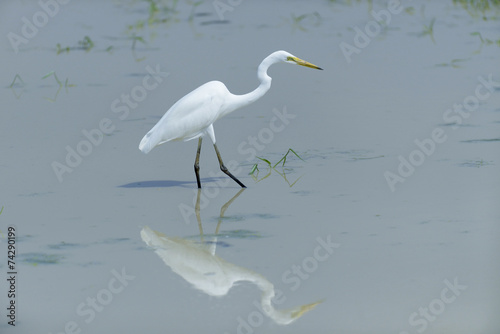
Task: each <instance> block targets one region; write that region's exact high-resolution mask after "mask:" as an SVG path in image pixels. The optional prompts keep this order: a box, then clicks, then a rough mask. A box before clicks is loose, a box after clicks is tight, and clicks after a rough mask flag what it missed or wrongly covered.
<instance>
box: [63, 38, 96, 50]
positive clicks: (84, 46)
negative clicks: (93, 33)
mask: <svg viewBox="0 0 500 334" xmlns="http://www.w3.org/2000/svg"><path fill="white" fill-rule="evenodd" d="M93 47H94V42H93V41H92V39H90V37H89V36H84V37H83V39H82V40H81V41H78V46H66V47H62V46H61V43H57V44H56V53H57V54H61V53H63V52H66V53H69V51H70V50H85V52H89V51H90V50H92V48H93Z"/></svg>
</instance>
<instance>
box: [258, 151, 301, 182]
mask: <svg viewBox="0 0 500 334" xmlns="http://www.w3.org/2000/svg"><path fill="white" fill-rule="evenodd" d="M290 153H293V154H294V155H295V156H296V157H297V158H299V159H300V160H302V161H304V159H302V158H301V157H300V156H299V155H298V154H297V153H296V152H295V151H294V150H293V149H291V148H289V149H288V151H287V152H286V153H285V155H284V156H283V157H282V158H281V159H280V160H279V161H278V162H277V163H275V164H274V165H273V164H272V163H271V161H269V160H267V159H265V158H261V157H256V158H257V159H259V160H261V161H263V162H264V163H265V164H266V165H267V167H268V172H267V174H266V175H265V176H263V177H261V178H260V179H259V172H260V170H259V164H258V163H256V164H254V165H252V167H251V169H250V173H248V174H249V175H252V178H253V179H254V181H255V182H260V181H262V180H264V179H266V178H268V177H269V176H270V175H271V172H272V171H273V170H274V171H275V172H277V173H278V174H279V175H280V176H281V177H282V178H283V179H284V180H285V181H286V183H288V185H289V186H290V187H293V186H294V185H295V183H297V181H298V180H300V178H301V177H302V176H300V177H299V178H298V179H297V180H295V181H294V182H293V183H290V181H288V179H287V177H286V173H285V171H284V170H283V171H282V172H280V171H279V170H277V169H276V166H278V165H279V164H280V163H282V165H281V167H282V168H284V167H285V163H286V160H287V157H288V154H290Z"/></svg>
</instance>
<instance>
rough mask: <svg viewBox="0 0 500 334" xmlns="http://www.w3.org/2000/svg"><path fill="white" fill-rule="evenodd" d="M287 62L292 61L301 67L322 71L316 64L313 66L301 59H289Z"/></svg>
mask: <svg viewBox="0 0 500 334" xmlns="http://www.w3.org/2000/svg"><path fill="white" fill-rule="evenodd" d="M287 60H291V61H293V62H295V63H296V64H297V65H300V66H305V67H310V68H315V69H317V70H322V68H321V67H319V66H316V65H314V64H311V63H309V62H307V61H305V60H302V59H300V58H297V57H288V59H287Z"/></svg>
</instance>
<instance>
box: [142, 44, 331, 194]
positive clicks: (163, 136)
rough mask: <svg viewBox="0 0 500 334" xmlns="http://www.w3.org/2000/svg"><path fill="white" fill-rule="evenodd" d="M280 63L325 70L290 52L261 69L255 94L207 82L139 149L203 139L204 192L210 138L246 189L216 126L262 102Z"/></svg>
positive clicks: (171, 112) (162, 121) (276, 55)
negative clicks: (205, 141)
mask: <svg viewBox="0 0 500 334" xmlns="http://www.w3.org/2000/svg"><path fill="white" fill-rule="evenodd" d="M279 62H284V63H289V64H295V65H301V66H306V67H311V68H315V69H318V70H321V69H322V68H320V67H318V66H316V65H313V64H311V63H308V62H307V61H305V60H302V59H300V58H297V57H295V56H294V55H292V54H290V53H288V52H286V51H276V52H273V53H272V54H270V55H269V56H267V57H266V58H265V59H264V60H263V61H262V63H260V65H259V68H258V70H257V77H258V79H259V80H260V85H259V87H257V88H256V89H255V90H253V91H252V92H250V93H248V94H244V95H235V94H232V93H231V92H229V90H228V89H227V88H226V86H225V85H224V84H223V83H222V82H220V81H210V82H207V83H206V84H204V85H202V86H200V87H198V88H196V89H195V90H193V91H192V92H191V93H189V94H187V95H186V96H184V97H183V98H181V99H180V100H179V101H177V102H176V103H175V104H174V105H173V106H172V107H170V109H169V110H168V111H167V112H166V113H165V115H163V117H162V118H161V119H160V120H159V121H158V123H157V124H156V125H155V126H154V127H153V128H152V129H151V130H150V131H149V132H148V133H147V134H146V135H145V136H144V138H142V140H141V143H140V144H139V149H140V150H141V151H142V152H144V153H148V152H149V151H151V150H152V149H153V148H154V147H155V146H158V145H160V144H163V143H166V142H169V141H173V140H183V141H188V140H191V139H196V138H199V139H198V150H197V152H196V159H195V162H194V171H195V174H196V182H197V183H198V188H201V182H200V174H199V171H200V166H199V160H200V151H201V141H202V138H203V136H205V135H208V137H210V139H211V140H212V143H213V145H214V148H215V153H216V154H217V159H218V160H219V166H220V169H221V170H222V171H223V172H224V173H225V174H226V175H228V176H229V177H230V178H232V179H233V180H234V181H235V182H236V183H238V184H239V185H240V186H241V187H242V188H246V187H245V185H244V184H243V183H241V182H240V181H239V180H238V179H237V178H236V177H234V176H233V175H232V174H231V173H230V172H229V170H228V169H227V168H226V166H224V163H223V162H222V158H221V155H220V152H219V149H218V148H217V145H216V143H215V133H214V127H213V123H214V122H215V121H217V120H218V119H219V118H221V117H223V116H225V115H227V114H229V113H230V112H232V111H234V110H236V109H239V108H241V107H244V106H246V105H248V104H250V103H252V102H255V101H256V100H258V99H259V98H261V97H262V96H263V95H264V94H265V93H266V92H267V91H268V90H269V88H270V87H271V77H270V76H269V75H267V69H268V68H269V66H271V65H273V64H275V63H279Z"/></svg>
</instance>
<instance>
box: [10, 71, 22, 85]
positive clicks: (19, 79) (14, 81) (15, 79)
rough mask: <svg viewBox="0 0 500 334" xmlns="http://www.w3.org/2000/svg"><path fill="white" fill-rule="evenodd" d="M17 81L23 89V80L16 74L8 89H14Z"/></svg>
mask: <svg viewBox="0 0 500 334" xmlns="http://www.w3.org/2000/svg"><path fill="white" fill-rule="evenodd" d="M17 81H20V82H21V87H24V81H23V79H22V78H21V76H20V75H19V74H16V75H15V76H14V80H12V83H11V84H10V85H9V88H12V87H14V86H15V85H19V84H18V83H17Z"/></svg>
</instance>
